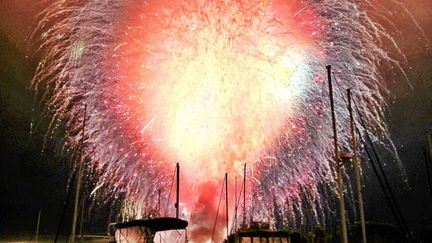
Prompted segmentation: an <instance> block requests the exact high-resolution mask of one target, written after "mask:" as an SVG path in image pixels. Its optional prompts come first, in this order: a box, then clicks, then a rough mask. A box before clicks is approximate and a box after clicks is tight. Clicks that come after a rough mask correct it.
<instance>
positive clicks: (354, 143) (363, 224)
mask: <svg viewBox="0 0 432 243" xmlns="http://www.w3.org/2000/svg"><path fill="white" fill-rule="evenodd" d="M347 94H348V110H349V114H350V125H351V126H350V127H351V143H352V146H353V151H354V157H353V163H354V178H355V184H356V189H357V200H358V202H357V203H358V207H359V213H360V224H361V230H362V238H363V241H362V242H363V243H367V237H366V221H365V214H364V204H363V193H362V184H361V176H360V166H361V165H360V158H359V156H358V151H357V149H358V148H357V141H356V136H355V124H354V116H353V112H352V105H351V90H350V89H347Z"/></svg>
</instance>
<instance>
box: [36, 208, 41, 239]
mask: <svg viewBox="0 0 432 243" xmlns="http://www.w3.org/2000/svg"><path fill="white" fill-rule="evenodd" d="M40 218H41V210H39V213H38V219H37V224H36V242H38V239H39V226H40Z"/></svg>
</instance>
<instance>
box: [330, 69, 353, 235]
mask: <svg viewBox="0 0 432 243" xmlns="http://www.w3.org/2000/svg"><path fill="white" fill-rule="evenodd" d="M326 68H327V77H328V83H329V94H330V107H331V115H332V125H333V139H334V150H335V151H334V152H335V162H336V173H337V188H338V193H339V204H340V205H339V207H340V215H341V237H342V242H343V243H348V234H347V225H346V215H345V199H344V190H343V178H342V164H341V161H340V159H339V147H338V146H339V145H338V138H337V129H336V115H335V109H334V100H333V86H332V80H331V66H330V65H328V66H326Z"/></svg>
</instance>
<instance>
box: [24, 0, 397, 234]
mask: <svg viewBox="0 0 432 243" xmlns="http://www.w3.org/2000/svg"><path fill="white" fill-rule="evenodd" d="M374 6H375V5H374V4H373V3H372V2H364V3H363V4H359V3H356V1H353V0H345V1H339V0H323V1H312V0H311V1H283V0H278V1H264V0H261V1H260V0H255V1H228V0H227V1H211V2H207V1H193V0H189V1H181V2H180V3H179V2H176V1H141V0H130V1H112V0H88V1H73V0H59V1H50V3H49V4H48V7H47V8H46V10H45V11H44V12H42V13H41V14H40V16H39V17H38V26H37V28H36V31H35V32H34V34H33V37H32V40H36V41H35V46H36V47H37V50H36V52H37V53H38V54H40V55H41V56H42V60H41V62H40V64H39V67H38V69H37V72H36V75H35V78H34V82H33V84H34V88H35V89H36V90H37V91H39V90H47V91H46V92H45V91H43V92H45V95H44V100H45V101H46V102H47V109H48V112H49V113H50V114H52V115H53V119H52V123H51V126H50V130H55V129H56V127H58V126H60V125H65V126H66V128H67V137H66V138H67V146H72V147H73V146H75V145H76V144H78V143H79V140H80V137H81V135H82V134H81V133H80V129H79V128H80V123H81V119H82V118H81V115H80V114H82V107H83V104H84V103H86V104H87V106H88V108H89V110H90V111H91V113H90V114H89V117H88V118H87V120H88V127H87V131H88V134H87V136H86V138H87V139H86V141H85V143H86V146H85V147H86V156H87V157H88V158H89V159H90V160H91V166H93V167H95V168H96V171H97V177H98V180H99V182H98V184H97V185H96V186H95V187H96V189H95V190H94V194H96V193H97V192H99V191H100V192H103V195H107V197H108V198H110V196H118V195H122V196H124V198H126V199H127V200H126V201H125V203H124V204H125V206H124V208H125V212H126V211H127V212H126V213H130V210H128V209H130V208H133V209H134V210H132V211H135V212H134V213H133V214H135V215H130V216H131V217H139V216H142V215H144V214H149V213H150V212H151V211H152V210H154V208H155V207H156V204H157V195H158V190H159V188H163V194H164V195H163V196H164V201H165V202H164V203H163V204H165V203H167V202H166V200H167V198H168V197H169V195H168V191H169V188H170V182H171V178H170V176H171V174H170V173H171V171H172V168H173V167H174V164H175V162H176V161H179V162H181V164H182V167H183V168H184V169H183V174H182V175H183V178H184V184H183V187H184V189H183V188H182V191H183V192H184V194H183V195H188V196H184V198H182V201H183V208H184V211H183V217H185V218H188V219H191V223H192V226H191V235H192V238H193V239H194V240H195V241H197V242H201V241H203V240H204V239H207V238H208V237H209V235H208V234H209V233H208V232H211V229H210V231H209V229H208V227H209V225H212V223H213V220H214V216H215V215H214V213H215V203H216V201H217V198H215V196H214V195H218V192H217V188H218V186H217V185H218V182H219V181H220V179H221V178H222V176H223V174H224V172H225V171H228V172H229V173H230V176H231V177H232V178H233V177H234V176H235V175H237V176H239V175H240V174H241V170H242V165H243V163H245V162H247V163H249V165H250V166H251V170H250V174H251V175H252V176H253V179H252V180H251V183H248V191H251V190H252V189H253V194H250V195H248V197H249V198H248V202H250V203H249V205H248V207H249V208H252V207H253V208H254V209H256V210H254V212H253V215H251V217H253V219H255V220H268V219H275V218H278V219H279V221H281V222H282V223H280V222H279V225H281V224H285V225H286V224H287V222H290V224H289V225H290V226H295V222H297V223H299V222H304V221H319V220H323V219H324V218H325V217H326V216H329V213H328V212H326V211H327V210H326V209H327V207H328V206H326V205H328V203H329V202H328V201H327V198H326V196H325V195H326V194H328V193H326V192H325V191H327V190H330V191H331V192H330V194H332V193H335V191H333V189H332V188H334V186H333V185H334V171H333V169H332V165H331V163H329V161H330V160H331V158H332V154H331V151H332V148H331V144H332V142H331V139H332V133H331V131H330V129H329V128H330V125H329V117H328V109H329V104H328V101H327V92H328V91H327V85H326V80H325V70H324V66H325V65H327V64H332V65H333V67H334V70H336V73H335V75H336V76H337V78H338V84H339V85H340V89H339V90H335V92H336V94H335V99H336V107H338V110H337V115H338V117H340V119H339V121H338V122H339V124H338V125H339V127H346V126H345V125H344V124H348V123H347V119H348V115H347V114H346V109H345V104H344V101H343V97H344V95H345V94H344V92H343V91H344V90H345V89H346V88H353V89H354V90H355V92H356V93H357V94H358V95H357V96H356V98H357V102H358V104H359V105H360V109H361V111H362V112H363V114H364V115H365V117H366V118H367V120H368V122H369V124H370V125H371V126H372V127H374V130H375V132H379V133H380V134H381V135H379V136H378V137H376V139H377V140H378V141H382V142H383V143H386V144H390V145H391V143H389V139H388V137H389V136H388V134H387V129H386V124H385V122H384V119H383V109H384V108H385V101H384V98H383V96H382V94H385V93H386V92H387V89H386V84H385V82H384V80H383V79H382V78H381V75H380V72H379V66H380V65H381V63H382V62H386V63H387V64H388V65H389V66H391V67H395V68H397V69H400V70H402V67H401V65H400V63H399V61H398V60H399V59H401V60H403V59H404V56H403V53H402V52H401V51H400V50H399V48H398V46H397V44H396V43H395V42H394V40H393V39H392V37H391V36H390V35H389V34H387V33H386V32H385V31H384V28H383V27H382V26H381V25H379V24H377V23H375V22H374V21H373V19H371V18H370V17H369V14H368V12H367V11H366V9H368V8H373V7H374ZM383 43H384V44H383ZM388 44H389V45H390V48H386V49H384V48H383V47H382V46H385V45H388ZM390 50H391V51H393V52H394V53H396V56H398V57H397V58H394V57H391V56H390V55H389V54H388V53H389V51H390ZM393 56H395V55H393ZM45 86H46V87H48V88H45ZM41 92H42V91H41ZM340 132H341V143H342V146H343V147H347V142H348V133H347V132H348V129H344V130H343V131H340ZM231 181H233V180H231ZM211 195H213V197H212V196H211ZM111 198H112V197H111ZM206 205H209V206H208V207H206ZM304 209H309V210H308V213H303V212H304ZM310 212H312V213H310ZM201 237H203V238H201ZM218 237H219V238H220V239H221V237H222V232H220V234H219V236H218Z"/></svg>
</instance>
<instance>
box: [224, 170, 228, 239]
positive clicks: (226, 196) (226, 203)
mask: <svg viewBox="0 0 432 243" xmlns="http://www.w3.org/2000/svg"><path fill="white" fill-rule="evenodd" d="M225 214H226V233H227V238H228V236H229V230H228V223H229V217H228V173H225Z"/></svg>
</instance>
